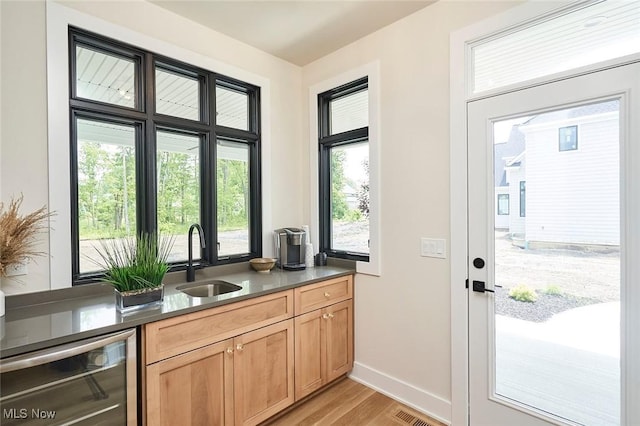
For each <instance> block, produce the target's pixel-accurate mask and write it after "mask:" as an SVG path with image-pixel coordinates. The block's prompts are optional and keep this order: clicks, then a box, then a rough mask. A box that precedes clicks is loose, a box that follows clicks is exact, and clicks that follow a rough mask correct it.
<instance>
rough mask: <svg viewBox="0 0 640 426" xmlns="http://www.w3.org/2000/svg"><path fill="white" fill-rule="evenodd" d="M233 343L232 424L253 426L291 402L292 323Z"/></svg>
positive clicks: (292, 378) (292, 379) (292, 397)
mask: <svg viewBox="0 0 640 426" xmlns="http://www.w3.org/2000/svg"><path fill="white" fill-rule="evenodd" d="M234 342H235V354H234V374H233V377H234V381H233V382H234V402H235V419H236V421H235V424H236V425H256V424H258V423H260V422H262V421H264V420H266V419H268V418H269V417H271V416H273V415H274V414H276V413H278V412H280V411H281V410H283V409H285V408H286V407H288V406H289V405H291V404H293V402H294V388H293V383H294V376H293V371H294V364H293V363H294V357H293V353H294V348H293V320H287V321H282V322H279V323H277V324H273V325H270V326H268V327H264V328H261V329H259V330H256V331H253V332H251V333H246V334H243V335H241V336H238V337H237V338H235V339H234Z"/></svg>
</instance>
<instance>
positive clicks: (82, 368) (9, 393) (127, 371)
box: [0, 330, 137, 426]
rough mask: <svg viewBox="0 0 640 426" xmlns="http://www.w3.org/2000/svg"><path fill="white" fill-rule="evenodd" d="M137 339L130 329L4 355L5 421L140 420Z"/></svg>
mask: <svg viewBox="0 0 640 426" xmlns="http://www.w3.org/2000/svg"><path fill="white" fill-rule="evenodd" d="M135 340H136V334H135V330H128V331H124V332H120V333H116V334H111V335H107V336H101V337H97V338H92V339H87V340H84V341H80V342H75V343H70V344H66V345H62V346H57V347H54V348H50V349H43V350H41V351H37V352H32V353H28V354H25V355H18V356H15V357H12V358H7V359H3V360H2V361H0V373H2V374H1V376H0V386H1V388H2V395H1V396H0V404H1V405H2V421H1V422H0V423H2V424H3V425H36V424H47V425H72V424H73V425H87V426H88V425H91V426H95V425H124V424H135V423H136V418H137V415H136V413H137V406H136V348H135Z"/></svg>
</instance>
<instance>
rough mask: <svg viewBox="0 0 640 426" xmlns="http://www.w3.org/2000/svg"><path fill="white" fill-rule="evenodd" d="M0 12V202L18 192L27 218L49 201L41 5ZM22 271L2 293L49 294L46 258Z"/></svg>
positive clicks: (6, 6)
mask: <svg viewBox="0 0 640 426" xmlns="http://www.w3.org/2000/svg"><path fill="white" fill-rule="evenodd" d="M0 9H1V10H2V13H1V19H2V21H1V25H0V28H1V31H2V40H1V43H2V45H1V48H0V52H1V53H0V54H1V58H2V59H1V60H2V69H1V73H0V75H1V76H2V78H1V79H0V80H1V82H0V85H1V87H2V88H1V92H0V93H1V94H2V98H1V101H0V103H1V105H2V106H1V111H2V115H1V117H2V119H1V120H0V123H1V137H2V139H1V140H0V150H1V152H2V155H1V156H0V181H1V182H2V188H1V190H0V201H2V202H4V203H8V202H9V200H10V199H11V197H12V196H19V195H20V194H21V193H22V194H23V195H24V201H23V203H22V209H21V211H22V213H28V212H31V211H33V210H36V209H38V208H40V207H42V206H43V205H45V204H48V202H49V191H48V185H47V107H46V106H47V89H46V57H45V55H46V51H45V8H44V3H42V2H17V1H0ZM58 219H59V218H58ZM53 226H55V224H53ZM36 250H38V251H41V252H48V251H49V239H48V235H47V234H44V235H41V238H39V240H38V242H37V245H36ZM28 271H29V274H28V275H25V276H21V277H16V278H4V279H3V280H2V289H3V290H4V291H5V292H6V293H17V292H25V291H38V290H47V289H49V258H48V257H46V256H44V257H39V258H38V259H37V263H35V264H34V263H33V262H32V263H30V264H29V265H28Z"/></svg>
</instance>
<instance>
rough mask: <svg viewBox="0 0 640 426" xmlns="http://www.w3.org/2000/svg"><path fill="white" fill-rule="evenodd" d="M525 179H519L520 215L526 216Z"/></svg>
mask: <svg viewBox="0 0 640 426" xmlns="http://www.w3.org/2000/svg"><path fill="white" fill-rule="evenodd" d="M525 183H526V182H525V181H523V180H521V181H520V217H525V216H526V202H527V188H526V186H525Z"/></svg>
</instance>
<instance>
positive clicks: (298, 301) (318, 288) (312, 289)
mask: <svg viewBox="0 0 640 426" xmlns="http://www.w3.org/2000/svg"><path fill="white" fill-rule="evenodd" d="M351 298H353V275H348V276H346V277H339V278H334V279H332V280H327V281H322V282H319V283H316V284H311V285H307V286H304V287H298V288H296V289H295V314H296V315H300V314H304V313H306V312H311V311H313V310H315V309H319V308H323V307H325V306H329V305H332V304H334V303H337V302H341V301H343V300H347V299H351Z"/></svg>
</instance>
